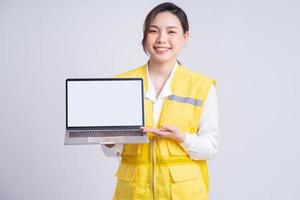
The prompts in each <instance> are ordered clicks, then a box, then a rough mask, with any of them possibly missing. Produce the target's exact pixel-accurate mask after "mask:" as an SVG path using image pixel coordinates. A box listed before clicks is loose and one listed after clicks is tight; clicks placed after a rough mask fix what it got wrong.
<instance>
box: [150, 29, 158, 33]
mask: <svg viewBox="0 0 300 200" xmlns="http://www.w3.org/2000/svg"><path fill="white" fill-rule="evenodd" d="M156 32H157V31H156V30H149V33H156Z"/></svg>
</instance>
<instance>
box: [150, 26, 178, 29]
mask: <svg viewBox="0 0 300 200" xmlns="http://www.w3.org/2000/svg"><path fill="white" fill-rule="evenodd" d="M149 27H150V28H151V27H152V28H157V29H159V27H158V26H156V25H150V26H149ZM171 28H175V29H178V27H177V26H167V29H171Z"/></svg>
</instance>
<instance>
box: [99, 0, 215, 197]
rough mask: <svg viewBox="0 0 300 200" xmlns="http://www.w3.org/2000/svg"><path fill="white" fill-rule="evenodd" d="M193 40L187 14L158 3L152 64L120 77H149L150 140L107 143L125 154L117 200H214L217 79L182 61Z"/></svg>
mask: <svg viewBox="0 0 300 200" xmlns="http://www.w3.org/2000/svg"><path fill="white" fill-rule="evenodd" d="M188 38H189V24H188V19H187V16H186V14H185V12H184V11H183V10H182V9H181V8H179V7H178V6H176V5H175V4H172V3H163V4H160V5H158V6H156V7H155V8H153V9H152V10H151V11H150V13H149V14H148V15H147V17H146V19H145V22H144V38H143V40H142V45H143V48H144V51H145V52H146V53H147V54H148V55H149V60H148V62H147V64H145V65H143V66H141V67H138V68H136V69H133V70H131V71H128V72H126V73H123V74H120V75H118V76H117V77H141V78H143V79H144V83H145V84H144V85H145V86H144V87H145V119H146V126H145V127H142V129H143V131H144V132H145V134H148V137H149V139H150V143H149V144H124V145H123V144H116V145H106V146H103V150H104V153H105V154H106V155H108V156H115V157H121V162H120V166H119V169H118V171H117V173H116V177H117V178H118V181H117V186H116V190H115V194H114V199H143V200H144V199H145V200H146V199H180V200H185V199H186V200H190V199H201V200H206V199H208V184H209V183H208V181H209V180H208V179H209V178H208V170H207V163H206V160H208V159H210V158H211V157H212V156H214V155H215V154H216V152H217V146H218V142H217V139H218V122H217V119H218V116H217V114H218V113H217V101H216V90H215V86H214V84H215V81H214V80H213V79H211V78H208V77H206V76H203V75H201V74H197V73H195V72H192V71H191V70H189V69H187V68H186V67H184V66H182V65H181V63H179V61H178V60H177V56H178V54H179V52H180V50H181V49H182V47H183V46H184V45H185V44H186V42H187V41H188Z"/></svg>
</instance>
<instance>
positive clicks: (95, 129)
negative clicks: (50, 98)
mask: <svg viewBox="0 0 300 200" xmlns="http://www.w3.org/2000/svg"><path fill="white" fill-rule="evenodd" d="M141 126H144V89H143V79H141V78H97V79H96V78H89V79H66V134H65V144H116V143H148V142H149V139H148V137H147V134H144V133H143V132H142V130H141V129H140V127H141Z"/></svg>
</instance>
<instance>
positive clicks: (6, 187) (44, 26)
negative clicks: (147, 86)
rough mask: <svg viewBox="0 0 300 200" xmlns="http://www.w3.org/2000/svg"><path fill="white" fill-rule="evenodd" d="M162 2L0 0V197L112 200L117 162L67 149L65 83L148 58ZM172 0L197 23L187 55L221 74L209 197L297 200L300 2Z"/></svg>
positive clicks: (201, 68) (189, 61)
mask: <svg viewBox="0 0 300 200" xmlns="http://www.w3.org/2000/svg"><path fill="white" fill-rule="evenodd" d="M160 2H161V1H139V0H135V1H100V0H86V1H76V0H75V1H71V0H70V1H68V0H60V1H58V0H54V1H45V0H42V1H31V0H29V1H17V0H10V1H9V0H1V1H0V75H1V79H0V127H1V137H0V159H1V161H0V162H1V164H0V199H3V200H24V199H25V200H40V199H43V200H56V199H57V200H81V199H89V200H96V199H111V197H112V194H113V191H114V184H115V179H114V172H115V170H116V167H117V165H118V161H117V160H115V159H111V158H106V157H105V156H104V155H103V153H102V152H101V148H100V147H99V146H97V145H91V146H64V144H63V143H64V132H65V85H64V83H65V82H64V81H65V79H66V78H70V77H72V78H76V77H81V78H82V77H111V76H112V75H114V74H117V73H120V72H123V71H125V70H128V69H131V68H134V67H137V66H139V65H142V64H144V63H146V61H147V57H146V55H145V54H144V53H143V50H142V47H141V44H140V43H141V39H142V25H143V20H144V18H145V16H146V14H147V13H148V12H149V11H150V9H151V8H153V7H154V6H155V5H157V4H158V3H160ZM175 2H177V3H178V5H180V6H181V7H182V8H183V9H184V10H185V11H186V12H187V14H188V16H189V19H190V27H191V38H190V41H189V43H188V44H187V45H186V46H185V48H184V49H183V51H182V53H181V56H180V61H181V62H182V63H184V64H185V65H186V66H189V67H190V68H192V69H194V70H196V71H198V72H202V73H203V74H206V75H209V76H212V77H215V78H216V79H217V81H218V82H217V89H218V100H219V107H220V134H221V140H220V142H221V146H220V149H219V154H218V156H217V157H215V158H214V159H213V160H211V161H210V163H209V165H210V175H211V199H212V200H241V199H242V200H253V199H255V200H257V199H259V200H283V199H288V200H297V199H300V192H299V179H300V173H299V168H300V161H299V152H300V145H299V141H300V136H299V134H300V131H299V122H300V117H299V111H300V109H299V102H300V95H299V85H300V81H299V72H300V70H299V67H300V66H299V65H300V61H299V52H300V41H299V40H300V39H299V38H300V37H299V35H300V30H299V29H300V28H299V27H300V20H299V18H300V14H299V10H300V3H299V1H296V0H294V1H293V0H281V1H279V0H273V1H271V0H260V1H258V0H254V1H245V0H242V1H241V0H239V1H238V0H231V1H230V0H229V1H202V0H200V1H196V0H195V1H189V0H187V1H175Z"/></svg>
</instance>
